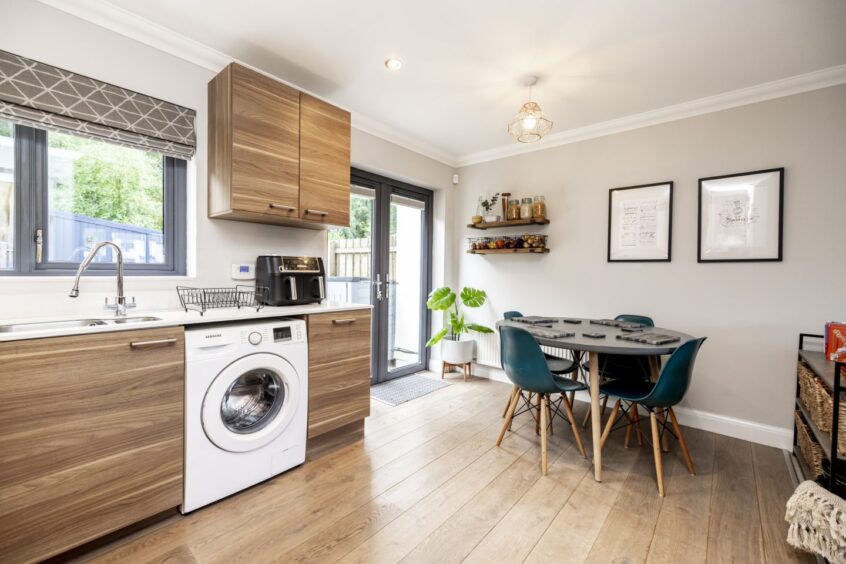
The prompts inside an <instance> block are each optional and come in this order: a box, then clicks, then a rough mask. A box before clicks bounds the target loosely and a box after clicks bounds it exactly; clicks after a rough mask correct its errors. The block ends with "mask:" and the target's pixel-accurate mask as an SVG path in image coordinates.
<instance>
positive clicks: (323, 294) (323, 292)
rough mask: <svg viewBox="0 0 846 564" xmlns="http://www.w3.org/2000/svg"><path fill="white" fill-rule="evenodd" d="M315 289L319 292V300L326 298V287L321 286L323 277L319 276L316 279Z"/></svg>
mask: <svg viewBox="0 0 846 564" xmlns="http://www.w3.org/2000/svg"><path fill="white" fill-rule="evenodd" d="M317 288H318V291H319V292H320V295H319V296H318V297H319V298H320V299H321V300H322V299H324V298H325V297H326V287H325V286H324V285H323V276H321V277H319V278H318V279H317Z"/></svg>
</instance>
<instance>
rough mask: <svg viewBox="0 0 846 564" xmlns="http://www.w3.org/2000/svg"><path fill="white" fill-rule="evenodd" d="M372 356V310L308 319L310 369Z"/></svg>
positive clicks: (310, 317)
mask: <svg viewBox="0 0 846 564" xmlns="http://www.w3.org/2000/svg"><path fill="white" fill-rule="evenodd" d="M369 355H370V310H369V309H361V310H356V311H339V312H338V313H321V314H319V315H309V316H308V363H309V366H317V365H320V364H326V363H329V362H337V361H338V360H342V359H345V358H356V357H359V356H369Z"/></svg>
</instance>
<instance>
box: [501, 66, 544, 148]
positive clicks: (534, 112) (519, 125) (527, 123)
mask: <svg viewBox="0 0 846 564" xmlns="http://www.w3.org/2000/svg"><path fill="white" fill-rule="evenodd" d="M537 83H538V77H536V76H530V77H529V78H528V79H527V80H526V86H528V87H529V101H528V102H526V103H525V104H523V107H521V108H520V111H519V112H517V115H516V116H514V118H513V119H512V120H511V122H509V124H508V134H509V135H511V136H512V137H513V138H514V139H516V140H517V141H519V142H520V143H534V142H536V141H540V140H541V139H542V138H543V136H544V135H546V134H547V133H549V132H550V130H551V129H552V120H551V119H549V117H548V116H547V115H546V114H545V113H543V110H542V109H541V107H540V105H539V104H538V103H537V102H534V101H532V87H533V86H534V85H535V84H537Z"/></svg>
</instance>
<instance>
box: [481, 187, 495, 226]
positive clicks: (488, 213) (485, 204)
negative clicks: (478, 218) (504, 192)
mask: <svg viewBox="0 0 846 564" xmlns="http://www.w3.org/2000/svg"><path fill="white" fill-rule="evenodd" d="M498 201H499V192H497V193H496V194H494V195H493V196H491V197H490V198H486V199H484V200H482V199H481V198H480V199H479V205H480V206H481V207H482V209H483V210H484V214H483V215H484V216H485V221H486V222H493V221H499V216H498V215H496V214H495V213H494V208H495V207H496V203H497V202H498Z"/></svg>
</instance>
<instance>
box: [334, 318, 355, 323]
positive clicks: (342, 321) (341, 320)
mask: <svg viewBox="0 0 846 564" xmlns="http://www.w3.org/2000/svg"><path fill="white" fill-rule="evenodd" d="M353 323H355V317H347V318H346V319H333V320H332V325H352V324H353Z"/></svg>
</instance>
